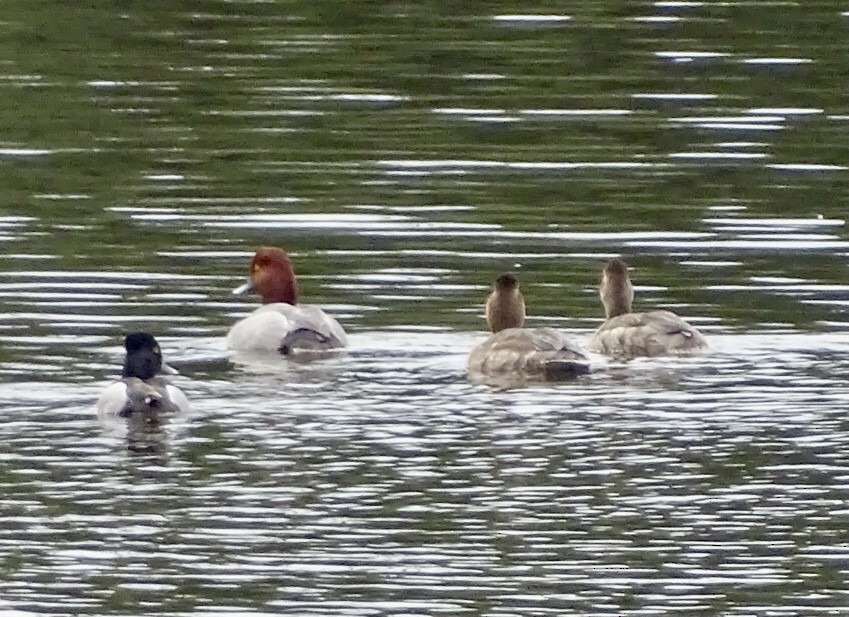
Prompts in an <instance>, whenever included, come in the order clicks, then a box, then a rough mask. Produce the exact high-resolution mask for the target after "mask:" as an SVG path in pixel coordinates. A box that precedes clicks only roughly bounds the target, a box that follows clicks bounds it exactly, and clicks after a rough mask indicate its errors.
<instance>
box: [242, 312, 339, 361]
mask: <svg viewBox="0 0 849 617" xmlns="http://www.w3.org/2000/svg"><path fill="white" fill-rule="evenodd" d="M313 332H314V333H316V335H317V336H313V337H312V338H314V339H315V340H314V341H312V343H321V345H317V344H313V345H310V346H311V347H312V348H316V347H324V348H328V349H330V348H338V347H345V346H347V344H348V337H347V336H346V335H345V330H343V329H342V326H341V325H340V324H339V322H338V321H336V320H335V319H333V318H332V317H330V316H329V315H328V314H327V313H325V312H324V311H322V310H321V309H320V308H319V307H317V306H314V305H311V304H302V305H298V306H292V305H291V304H284V303H282V302H281V303H275V304H266V305H265V306H262V307H260V308H258V309H257V310H255V311H254V312H253V313H251V314H250V315H248V316H247V317H245V318H244V319H242V320H241V321H239V322H238V323H236V325H234V326H233V327H232V328H231V329H230V332H229V334H228V335H227V346H228V347H229V348H230V349H241V350H255V351H281V348H282V347H284V346H287V345H288V344H289V341H291V340H292V336H293V335H294V336H295V339H297V340H300V339H301V338H304V337H303V336H302V335H303V334H304V333H313ZM296 333H298V334H296Z"/></svg>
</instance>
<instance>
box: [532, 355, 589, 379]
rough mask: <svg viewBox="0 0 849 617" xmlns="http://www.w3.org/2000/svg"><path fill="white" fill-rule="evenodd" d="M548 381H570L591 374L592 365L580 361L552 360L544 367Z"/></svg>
mask: <svg viewBox="0 0 849 617" xmlns="http://www.w3.org/2000/svg"><path fill="white" fill-rule="evenodd" d="M543 372H544V374H545V380H546V381H568V380H570V379H575V378H576V377H578V376H580V375H586V374H587V373H589V372H590V365H589V364H588V363H587V362H581V361H579V360H551V361H549V362H546V363H545V366H544V367H543Z"/></svg>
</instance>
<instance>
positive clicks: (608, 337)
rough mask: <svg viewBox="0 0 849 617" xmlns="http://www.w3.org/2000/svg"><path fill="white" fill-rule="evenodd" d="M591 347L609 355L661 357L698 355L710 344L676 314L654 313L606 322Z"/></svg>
mask: <svg viewBox="0 0 849 617" xmlns="http://www.w3.org/2000/svg"><path fill="white" fill-rule="evenodd" d="M590 347H591V348H592V349H594V350H596V351H599V352H601V353H606V354H610V355H619V356H661V355H666V354H686V353H692V352H695V351H699V350H702V349H705V348H706V347H707V341H706V340H705V338H704V336H702V334H701V333H700V332H699V331H698V330H696V328H694V327H693V326H691V325H690V324H688V323H687V322H686V321H684V320H683V319H681V318H680V317H679V316H678V315H676V314H675V313H672V312H670V311H651V312H649V313H629V314H627V315H620V316H618V317H614V318H613V319H609V320H607V321H606V322H605V323H604V324H602V325H601V327H600V328H599V329H598V330H596V332H595V333H594V334H593V336H592V337H591V339H590Z"/></svg>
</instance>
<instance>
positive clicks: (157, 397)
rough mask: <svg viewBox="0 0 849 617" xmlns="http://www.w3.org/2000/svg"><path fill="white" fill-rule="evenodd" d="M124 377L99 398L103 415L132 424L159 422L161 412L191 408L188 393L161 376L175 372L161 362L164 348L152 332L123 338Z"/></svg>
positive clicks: (99, 409) (133, 333) (181, 410)
mask: <svg viewBox="0 0 849 617" xmlns="http://www.w3.org/2000/svg"><path fill="white" fill-rule="evenodd" d="M124 349H125V351H126V355H125V356H124V366H123V368H122V370H121V379H120V380H119V381H116V382H115V383H113V384H111V385H109V386H107V388H106V389H105V390H104V391H103V392H102V393H101V395H100V398H99V399H98V401H97V413H98V415H99V416H100V417H101V418H106V417H118V418H125V419H127V420H128V421H129V422H130V423H131V424H148V425H158V424H159V423H160V421H161V419H162V414H168V413H171V412H184V411H188V410H189V400H188V398H186V395H185V394H183V392H182V391H181V390H180V389H179V388H177V387H176V386H173V385H171V384H170V383H168V381H167V380H166V379H165V377H163V376H162V372H163V371H171V372H176V371H174V369H172V368H171V367H169V366H168V365H167V364H165V363H164V362H163V361H162V351H161V350H160V348H159V343H157V341H156V338H154V336H153V335H152V334H150V333H149V332H132V333H130V334H128V335H127V336H126V337H125V338H124Z"/></svg>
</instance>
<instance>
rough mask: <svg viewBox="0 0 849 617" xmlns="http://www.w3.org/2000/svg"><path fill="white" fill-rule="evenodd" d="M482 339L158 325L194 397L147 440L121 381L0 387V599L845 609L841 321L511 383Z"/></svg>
mask: <svg viewBox="0 0 849 617" xmlns="http://www.w3.org/2000/svg"><path fill="white" fill-rule="evenodd" d="M575 334H576V335H580V334H581V333H580V332H576V333H575ZM481 336H482V335H480V334H474V335H458V334H456V333H452V332H444V331H442V332H441V331H424V332H416V331H410V332H391V331H390V332H379V331H378V332H361V333H358V334H356V335H354V336H353V337H352V347H351V350H350V352H349V353H347V354H344V355H340V356H336V357H334V358H327V359H323V360H317V361H313V362H285V361H283V360H281V359H275V360H273V361H268V359H265V360H266V361H255V360H257V359H255V358H254V359H245V358H240V357H233V358H230V357H229V356H228V354H227V352H226V350H224V349H223V342H222V341H221V339H219V338H212V339H203V338H196V337H192V338H184V339H179V338H168V339H164V340H162V341H161V343H162V346H163V348H164V349H165V350H166V352H167V356H168V359H169V362H171V363H172V364H175V365H176V366H178V367H180V368H181V369H182V371H183V375H182V376H180V377H177V378H175V382H176V383H178V384H179V385H180V387H181V388H182V389H184V391H185V392H186V393H187V394H188V395H189V397H190V398H191V399H192V401H193V404H194V409H193V411H192V413H191V414H190V415H189V417H188V418H185V419H184V421H182V422H180V423H179V426H178V427H174V430H170V431H169V434H168V437H167V443H166V444H165V445H166V447H165V448H163V449H162V450H161V451H158V452H148V453H146V454H145V453H132V452H130V453H128V452H127V451H126V449H125V447H124V443H123V441H121V439H119V438H117V437H115V436H110V435H108V434H105V433H104V432H103V431H102V430H101V429H100V427H99V426H98V425H97V423H96V421H95V420H94V416H93V400H94V399H95V398H96V395H97V393H98V391H99V388H100V387H101V385H103V383H105V382H97V383H94V382H81V383H76V384H74V383H65V384H63V385H59V384H51V383H40V384H34V383H32V382H28V381H26V380H25V379H24V378H20V380H18V381H17V382H16V383H13V384H9V383H6V384H5V385H3V386H0V401H2V405H0V409H2V410H3V411H2V413H3V418H2V422H0V439H2V441H3V442H4V443H7V444H12V445H13V448H12V449H10V450H7V453H6V454H5V455H3V459H4V463H5V465H4V467H5V472H4V480H3V485H4V487H3V495H4V496H3V499H2V508H3V511H4V512H5V515H4V523H5V524H4V526H3V528H2V530H0V546H2V547H4V548H3V550H4V553H5V555H6V556H5V558H4V570H5V572H6V576H5V577H4V580H3V582H0V591H2V593H1V594H0V595H2V597H3V599H4V601H5V602H6V603H7V606H14V607H17V608H18V609H21V610H25V611H30V610H31V611H39V612H51V613H59V614H66V613H67V612H68V611H71V612H79V611H82V612H91V611H93V612H100V611H101V610H103V607H111V608H112V609H116V608H118V609H122V610H131V611H139V610H142V611H146V610H157V611H158V610H163V609H164V610H165V611H166V612H187V613H189V612H190V613H195V612H198V611H199V612H205V611H216V612H220V611H237V612H238V611H245V610H249V609H251V608H253V609H256V608H257V607H259V606H261V607H264V610H266V611H269V612H274V611H287V612H292V613H297V614H331V613H333V614H350V615H371V614H411V613H412V614H442V613H445V614H470V615H474V614H485V613H489V612H493V613H495V614H529V615H549V614H552V615H553V614H562V612H563V611H566V612H573V611H574V612H576V613H580V614H597V615H610V614H634V615H661V614H668V611H670V610H677V609H680V608H681V607H686V609H687V611H688V613H689V614H705V615H708V614H717V613H718V612H724V613H728V614H740V615H743V614H751V612H753V611H754V612H758V611H760V610H766V608H765V607H767V606H768V607H770V609H769V610H770V613H769V614H775V615H792V614H798V613H797V611H798V610H799V607H800V606H804V607H806V609H805V611H807V610H812V611H814V612H818V611H827V610H828V609H833V610H839V609H840V607H842V606H844V603H845V599H846V597H845V590H844V589H843V586H842V584H841V583H840V581H841V580H842V565H841V564H842V563H844V562H845V560H846V559H847V558H849V554H847V551H846V549H845V546H843V545H841V544H840V543H839V542H837V541H836V540H837V538H838V537H839V536H840V534H841V533H842V529H843V524H842V522H841V521H842V519H843V518H844V517H845V515H846V514H847V512H849V510H847V509H846V507H845V504H846V502H847V494H846V490H847V489H846V487H847V486H848V485H847V483H846V479H847V478H849V466H847V465H846V464H845V457H844V456H843V453H844V452H845V448H846V447H847V446H849V443H847V441H849V437H847V435H849V432H847V428H849V427H847V420H846V418H845V409H846V406H847V403H849V394H847V391H846V389H845V387H843V384H844V383H845V379H846V376H847V375H848V374H849V361H847V360H846V358H847V353H846V352H847V350H849V336H847V335H846V334H842V335H800V334H788V335H780V334H771V335H759V336H751V335H715V336H713V337H712V343H713V345H714V348H715V349H714V351H713V352H712V353H711V354H710V355H708V356H705V357H701V358H691V359H686V360H672V359H659V360H640V361H634V362H630V363H624V364H622V363H606V362H605V361H604V360H603V359H601V358H597V363H596V368H597V369H598V370H597V372H595V373H594V374H592V375H590V376H587V377H586V378H582V379H579V380H577V381H576V382H574V383H570V384H563V385H559V386H537V387H532V388H526V389H520V390H512V391H497V390H496V391H493V390H491V389H488V388H486V387H483V386H474V385H471V384H469V383H468V382H467V381H466V379H465V375H464V362H465V355H466V351H467V350H468V349H469V348H470V346H471V345H473V344H474V343H475V342H476V341H478V340H480V338H481ZM95 360H96V365H97V366H102V370H103V372H104V373H108V372H109V370H108V369H107V368H106V367H107V366H110V365H111V366H114V365H115V364H116V363H117V362H118V361H119V360H120V349H119V348H118V347H116V346H108V347H101V348H100V352H99V353H98V355H97V357H96V358H95ZM231 361H232V363H231ZM21 377H23V375H22V376H21ZM813 590H816V592H815V593H814V592H813ZM484 605H485V606H486V607H489V608H483V606H484ZM146 607H147V608H146ZM732 607H733V608H732ZM759 607H762V608H759ZM794 607H795V608H794ZM835 614H837V613H835Z"/></svg>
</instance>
